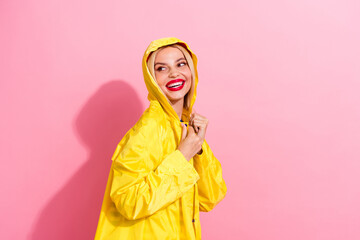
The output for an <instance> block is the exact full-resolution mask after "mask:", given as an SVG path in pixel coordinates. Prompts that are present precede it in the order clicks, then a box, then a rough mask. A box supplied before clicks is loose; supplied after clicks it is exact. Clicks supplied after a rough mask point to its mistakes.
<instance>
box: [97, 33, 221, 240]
mask: <svg viewBox="0 0 360 240" xmlns="http://www.w3.org/2000/svg"><path fill="white" fill-rule="evenodd" d="M196 64H197V58H196V56H195V54H194V53H193V52H192V51H191V50H190V48H189V47H188V45H187V44H186V43H185V42H183V41H181V40H179V39H176V38H163V39H159V40H155V41H153V42H152V43H151V44H150V45H149V47H148V48H147V50H146V51H145V54H144V57H143V62H142V68H143V73H144V79H145V84H146V87H147V89H148V91H149V95H148V99H149V101H150V106H149V108H148V109H146V110H145V112H144V113H143V115H142V116H141V118H140V119H139V121H138V122H137V123H136V124H135V125H134V127H132V128H131V129H130V130H129V131H128V132H127V133H126V135H125V136H124V137H123V139H122V140H121V141H120V143H119V144H118V146H117V148H116V150H115V153H114V155H113V157H112V161H113V162H112V166H111V170H110V174H109V179H108V183H107V186H106V191H105V196H104V200H103V204H102V207H101V213H100V219H99V223H98V228H97V232H96V236H95V239H96V240H100V239H121V240H128V239H136V240H138V239H139V240H141V239H160V240H165V239H186V240H190V239H201V228H200V222H199V211H205V212H208V211H210V210H211V209H213V208H214V207H215V205H216V204H218V203H219V202H220V201H221V200H222V199H223V198H224V197H225V194H226V190H227V189H226V185H225V182H224V180H223V178H222V170H221V165H220V163H219V161H218V160H217V159H216V158H215V156H214V155H213V153H212V151H211V149H210V147H209V145H208V144H207V142H206V141H205V134H206V128H207V125H208V120H207V119H206V118H205V117H204V116H202V115H200V114H197V113H192V108H193V105H194V102H195V98H196V86H197V82H198V77H197V70H196Z"/></svg>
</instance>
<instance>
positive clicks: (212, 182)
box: [194, 141, 227, 212]
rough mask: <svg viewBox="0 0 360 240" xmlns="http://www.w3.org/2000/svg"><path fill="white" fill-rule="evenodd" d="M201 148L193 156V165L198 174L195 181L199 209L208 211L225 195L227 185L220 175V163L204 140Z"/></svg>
mask: <svg viewBox="0 0 360 240" xmlns="http://www.w3.org/2000/svg"><path fill="white" fill-rule="evenodd" d="M202 150H203V152H202V154H200V155H199V154H196V155H195V156H194V167H195V169H196V171H197V172H198V174H199V176H200V179H199V181H198V182H197V185H198V190H199V203H200V211H202V212H209V211H210V210H212V209H213V208H214V207H215V206H216V205H217V204H218V203H219V202H220V201H221V200H222V199H223V198H224V197H225V195H226V192H227V187H226V185H225V181H224V179H223V177H222V169H221V164H220V162H219V161H218V160H217V159H216V157H215V156H214V154H213V153H212V151H211V149H210V147H209V145H208V144H207V142H206V141H204V143H203V145H202Z"/></svg>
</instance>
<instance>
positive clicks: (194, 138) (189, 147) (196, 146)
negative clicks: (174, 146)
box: [178, 123, 204, 161]
mask: <svg viewBox="0 0 360 240" xmlns="http://www.w3.org/2000/svg"><path fill="white" fill-rule="evenodd" d="M181 125H182V135H181V141H180V143H179V146H178V150H180V152H181V153H182V154H183V155H184V157H185V158H186V160H188V161H189V160H190V159H191V158H192V157H194V155H195V154H196V153H198V152H199V151H201V145H202V143H203V142H204V139H202V138H201V137H200V136H199V135H198V134H196V133H195V130H194V128H193V127H192V126H189V129H188V130H187V129H186V126H185V124H184V123H182V124H181Z"/></svg>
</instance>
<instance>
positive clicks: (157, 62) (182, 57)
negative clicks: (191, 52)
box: [154, 57, 186, 66]
mask: <svg viewBox="0 0 360 240" xmlns="http://www.w3.org/2000/svg"><path fill="white" fill-rule="evenodd" d="M181 60H186V59H185V58H183V57H182V58H179V59H178V60H176V62H179V61H181ZM156 64H161V65H166V63H162V62H157V63H155V64H154V66H156Z"/></svg>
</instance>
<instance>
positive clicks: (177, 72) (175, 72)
mask: <svg viewBox="0 0 360 240" xmlns="http://www.w3.org/2000/svg"><path fill="white" fill-rule="evenodd" d="M179 74H180V73H179V71H177V70H176V69H171V70H170V72H169V77H170V78H175V77H177V76H179Z"/></svg>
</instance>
